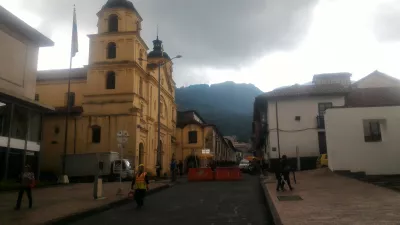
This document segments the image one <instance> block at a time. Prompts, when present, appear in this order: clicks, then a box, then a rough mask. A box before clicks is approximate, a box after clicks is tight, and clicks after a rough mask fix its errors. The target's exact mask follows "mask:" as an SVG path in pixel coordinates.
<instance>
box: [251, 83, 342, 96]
mask: <svg viewBox="0 0 400 225" xmlns="http://www.w3.org/2000/svg"><path fill="white" fill-rule="evenodd" d="M349 91H350V88H348V87H346V86H344V85H341V84H318V85H298V84H295V85H293V86H290V87H285V88H279V89H275V90H273V91H270V92H266V93H264V94H261V95H259V96H258V97H257V100H258V99H260V98H267V99H271V98H278V97H301V96H324V95H345V94H347V93H348V92H349Z"/></svg>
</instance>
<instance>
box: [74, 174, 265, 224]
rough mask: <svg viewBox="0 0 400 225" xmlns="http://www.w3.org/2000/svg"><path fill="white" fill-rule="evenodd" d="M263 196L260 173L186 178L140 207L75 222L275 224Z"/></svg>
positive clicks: (152, 196) (123, 208) (125, 208)
mask: <svg viewBox="0 0 400 225" xmlns="http://www.w3.org/2000/svg"><path fill="white" fill-rule="evenodd" d="M263 199H264V197H263V195H262V191H261V187H260V184H259V179H258V176H249V175H244V179H243V180H242V181H237V182H195V183H187V182H184V183H181V184H178V185H175V186H174V187H172V188H169V189H167V190H165V191H162V192H160V193H157V194H154V195H151V196H149V197H148V198H146V201H145V207H144V208H143V209H142V210H140V211H137V210H135V204H134V203H133V202H132V204H127V205H124V206H122V207H119V208H114V209H112V210H109V211H106V212H104V213H101V214H97V215H95V216H92V217H88V218H85V219H83V220H81V221H78V222H76V223H74V224H75V225H86V224H98V225H100V224H107V225H108V224H141V225H147V224H148V225H150V224H151V225H154V224H157V225H162V224H169V225H172V224H174V225H180V224H188V225H189V224H190V225H205V224H214V225H219V224H238V225H239V224H243V225H265V224H272V223H269V220H268V216H267V215H268V213H267V212H268V211H267V209H266V207H265V204H264V200H263Z"/></svg>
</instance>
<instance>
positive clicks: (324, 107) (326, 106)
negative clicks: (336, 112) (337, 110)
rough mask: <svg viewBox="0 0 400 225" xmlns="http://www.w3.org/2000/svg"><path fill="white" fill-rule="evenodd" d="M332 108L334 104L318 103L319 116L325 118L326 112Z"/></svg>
mask: <svg viewBox="0 0 400 225" xmlns="http://www.w3.org/2000/svg"><path fill="white" fill-rule="evenodd" d="M332 107H333V105H332V102H325V103H318V115H320V116H323V115H324V114H325V110H327V109H330V108H332Z"/></svg>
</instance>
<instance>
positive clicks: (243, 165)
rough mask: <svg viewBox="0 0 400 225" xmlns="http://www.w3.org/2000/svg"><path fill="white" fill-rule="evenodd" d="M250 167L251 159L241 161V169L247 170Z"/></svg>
mask: <svg viewBox="0 0 400 225" xmlns="http://www.w3.org/2000/svg"><path fill="white" fill-rule="evenodd" d="M249 167H250V161H249V160H247V159H242V160H241V161H240V163H239V169H240V170H241V171H242V172H247V171H248V170H249Z"/></svg>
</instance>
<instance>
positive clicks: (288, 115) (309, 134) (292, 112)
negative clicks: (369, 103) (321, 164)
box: [267, 96, 344, 158]
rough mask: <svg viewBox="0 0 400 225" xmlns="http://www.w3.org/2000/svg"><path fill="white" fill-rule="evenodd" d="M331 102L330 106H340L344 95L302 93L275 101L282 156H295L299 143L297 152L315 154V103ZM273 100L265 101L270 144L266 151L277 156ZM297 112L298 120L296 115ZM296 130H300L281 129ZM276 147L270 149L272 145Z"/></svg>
mask: <svg viewBox="0 0 400 225" xmlns="http://www.w3.org/2000/svg"><path fill="white" fill-rule="evenodd" d="M327 102H332V104H333V106H343V105H344V97H343V96H320V97H318V96H316V97H301V98H292V99H288V100H280V101H278V118H279V130H281V131H280V132H279V139H280V149H281V151H280V152H281V156H282V155H284V154H285V155H287V156H288V157H296V146H298V147H299V151H300V156H301V157H308V156H318V155H319V145H318V130H317V129H316V128H317V119H316V117H317V115H318V103H327ZM275 112H276V111H275V102H274V101H269V102H268V124H269V130H270V135H269V144H268V147H267V151H268V152H269V157H270V158H278V142H277V132H276V127H277V126H276V113H275ZM296 116H300V117H301V118H300V121H296V120H295V117H296ZM282 130H286V131H298V130H303V131H299V132H284V131H282ZM274 147H275V148H276V149H277V150H276V151H272V148H274Z"/></svg>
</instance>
